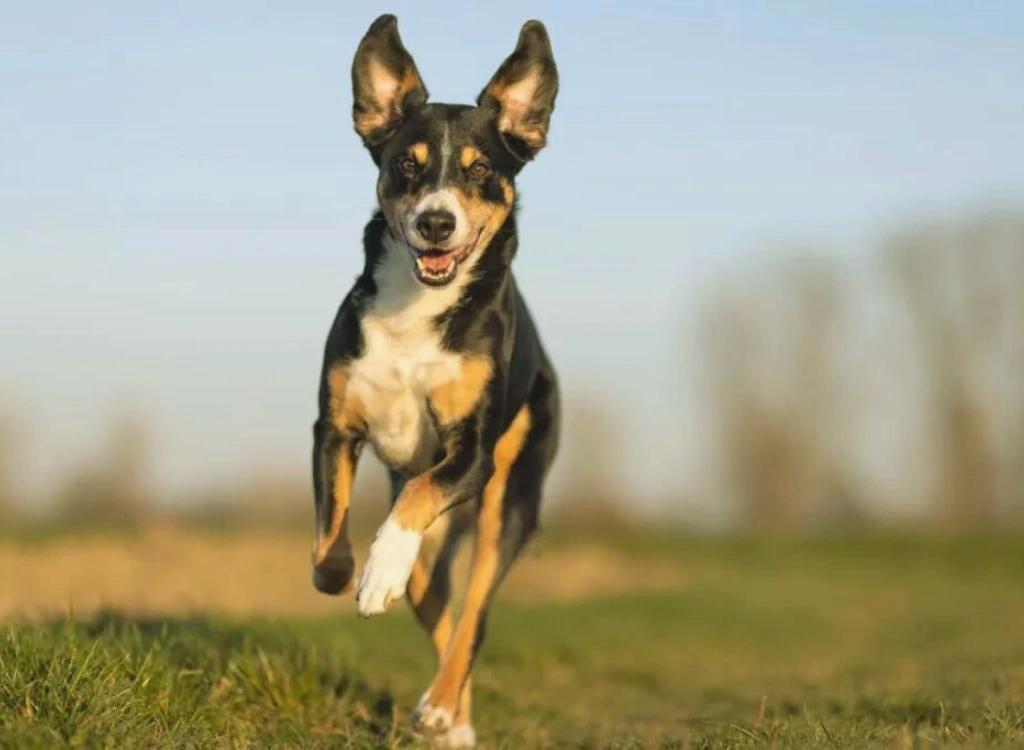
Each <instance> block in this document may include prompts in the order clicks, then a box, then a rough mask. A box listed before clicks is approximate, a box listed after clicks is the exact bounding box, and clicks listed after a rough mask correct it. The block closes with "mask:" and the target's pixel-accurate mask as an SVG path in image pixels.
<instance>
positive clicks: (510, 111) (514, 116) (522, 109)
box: [476, 21, 558, 161]
mask: <svg viewBox="0 0 1024 750" xmlns="http://www.w3.org/2000/svg"><path fill="white" fill-rule="evenodd" d="M557 94H558V69H557V68H556V67H555V57H554V55H553V54H552V52H551V42H550V41H549V40H548V32H547V29H545V28H544V24H542V23H541V22H540V21H527V22H526V23H525V24H523V27H522V29H521V30H520V31H519V41H518V42H517V43H516V48H515V51H513V52H512V54H511V55H509V56H508V57H507V58H506V59H505V62H503V63H502V64H501V67H500V68H498V72H497V73H495V74H494V77H493V78H492V79H491V81H490V83H488V84H487V86H486V88H484V90H483V91H481V92H480V96H478V97H477V100H476V103H477V105H478V106H480V107H482V108H486V109H490V110H492V111H493V112H494V116H495V117H496V118H497V122H498V130H499V131H500V132H501V133H502V135H503V136H504V137H505V143H506V144H507V145H508V147H509V149H510V150H512V152H513V153H514V154H515V155H516V156H518V157H519V158H520V159H522V160H523V161H528V160H530V159H532V158H533V157H534V156H536V155H537V152H538V151H540V150H541V149H542V148H544V144H545V143H547V138H548V124H549V123H550V122H551V113H552V112H553V111H554V109H555V97H556V95H557Z"/></svg>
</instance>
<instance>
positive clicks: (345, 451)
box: [312, 419, 362, 595]
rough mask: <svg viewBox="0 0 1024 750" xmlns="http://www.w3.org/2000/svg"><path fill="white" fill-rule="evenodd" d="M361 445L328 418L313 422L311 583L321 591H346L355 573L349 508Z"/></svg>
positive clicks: (328, 592)
mask: <svg viewBox="0 0 1024 750" xmlns="http://www.w3.org/2000/svg"><path fill="white" fill-rule="evenodd" d="M361 445H362V443H361V441H360V440H358V439H356V438H355V437H353V436H352V435H349V434H345V433H342V432H341V431H340V430H338V428H337V427H336V426H335V425H334V424H333V423H332V422H331V421H330V420H328V419H318V420H317V422H316V424H315V425H314V426H313V492H314V501H315V503H316V534H315V536H314V540H313V555H312V557H313V585H314V586H315V587H316V589H317V590H318V591H320V592H322V593H324V594H332V595H333V594H340V593H342V592H344V591H346V590H347V589H348V588H349V585H350V584H351V582H352V577H353V574H354V573H355V559H354V557H353V556H352V543H351V542H350V541H349V536H348V512H349V505H350V502H351V494H352V482H353V479H354V477H355V473H356V463H357V461H358V460H359V451H360V448H361Z"/></svg>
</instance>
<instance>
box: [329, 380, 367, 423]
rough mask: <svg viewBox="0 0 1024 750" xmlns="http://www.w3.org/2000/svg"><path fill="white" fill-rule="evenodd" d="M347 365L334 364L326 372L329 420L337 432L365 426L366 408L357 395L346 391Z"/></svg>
mask: <svg viewBox="0 0 1024 750" xmlns="http://www.w3.org/2000/svg"><path fill="white" fill-rule="evenodd" d="M347 385H348V366H347V365H335V366H334V367H332V368H331V370H330V371H329V372H328V373H327V390H328V396H329V399H330V401H329V408H330V414H331V421H332V422H333V424H334V427H335V428H336V429H337V430H338V432H340V433H342V434H343V435H344V434H349V433H352V432H358V431H361V430H363V429H364V428H365V425H366V416H365V414H366V410H365V409H364V408H363V402H362V400H360V398H359V397H358V396H356V395H355V394H353V393H349V392H348V388H347V387H346V386H347Z"/></svg>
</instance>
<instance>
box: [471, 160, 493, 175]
mask: <svg viewBox="0 0 1024 750" xmlns="http://www.w3.org/2000/svg"><path fill="white" fill-rule="evenodd" d="M469 173H470V174H471V175H473V176H474V177H476V178H480V177H486V176H487V175H489V174H490V173H491V167H490V165H489V164H488V163H487V162H485V161H482V160H478V161H475V162H473V163H472V164H470V165H469Z"/></svg>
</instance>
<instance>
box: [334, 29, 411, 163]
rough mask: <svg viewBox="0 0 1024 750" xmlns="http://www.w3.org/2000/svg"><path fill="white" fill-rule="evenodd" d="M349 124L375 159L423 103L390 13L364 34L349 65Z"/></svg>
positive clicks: (408, 59) (409, 60)
mask: <svg viewBox="0 0 1024 750" xmlns="http://www.w3.org/2000/svg"><path fill="white" fill-rule="evenodd" d="M352 95H353V102H352V120H353V122H354V124H355V129H356V132H357V133H359V136H360V137H361V138H362V139H363V143H364V144H365V145H366V147H367V148H368V149H370V152H371V153H372V154H373V155H374V159H376V158H377V156H378V153H379V148H380V146H381V145H382V144H383V143H384V142H385V141H386V140H387V139H388V138H389V137H390V136H391V135H392V134H393V133H394V132H395V130H396V129H397V128H398V126H399V125H401V124H402V122H403V121H404V120H405V118H407V117H408V116H409V114H410V113H411V112H412V111H414V110H415V109H417V108H418V107H422V106H423V105H424V104H425V103H426V101H427V89H426V87H425V86H424V85H423V80H422V79H421V78H420V74H419V71H418V70H416V63H415V62H413V59H412V56H411V55H410V54H409V53H408V52H407V51H406V49H405V47H404V46H402V39H401V37H399V35H398V19H397V18H395V16H393V15H391V14H390V13H385V14H384V15H382V16H380V17H378V18H377V20H376V21H374V22H373V23H372V24H370V28H369V29H368V30H367V31H366V34H365V35H364V36H363V38H362V41H360V42H359V47H358V48H357V49H356V55H355V59H354V60H353V61H352Z"/></svg>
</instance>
